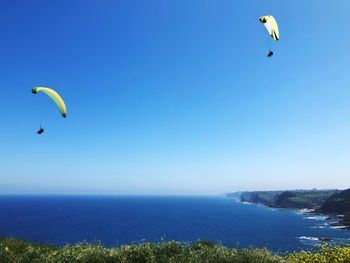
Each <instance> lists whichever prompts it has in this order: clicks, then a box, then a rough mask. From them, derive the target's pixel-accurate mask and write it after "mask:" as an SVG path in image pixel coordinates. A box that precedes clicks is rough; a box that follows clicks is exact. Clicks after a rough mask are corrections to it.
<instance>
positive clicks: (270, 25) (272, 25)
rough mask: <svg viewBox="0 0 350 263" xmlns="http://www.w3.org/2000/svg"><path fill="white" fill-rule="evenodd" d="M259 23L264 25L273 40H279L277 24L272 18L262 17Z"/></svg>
mask: <svg viewBox="0 0 350 263" xmlns="http://www.w3.org/2000/svg"><path fill="white" fill-rule="evenodd" d="M259 21H260V22H261V23H263V24H264V26H265V27H266V30H267V31H268V32H269V34H270V36H271V37H272V38H273V40H275V41H278V40H279V39H280V32H279V29H278V24H277V21H276V19H275V18H274V17H273V16H262V17H260V18H259Z"/></svg>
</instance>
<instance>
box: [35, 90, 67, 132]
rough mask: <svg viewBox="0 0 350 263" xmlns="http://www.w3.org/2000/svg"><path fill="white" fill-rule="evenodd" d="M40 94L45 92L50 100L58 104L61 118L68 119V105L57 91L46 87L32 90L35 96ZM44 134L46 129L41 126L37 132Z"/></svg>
mask: <svg viewBox="0 0 350 263" xmlns="http://www.w3.org/2000/svg"><path fill="white" fill-rule="evenodd" d="M38 92H43V93H45V94H46V95H47V96H49V98H50V99H51V100H52V101H53V102H54V103H55V104H56V106H57V108H58V110H59V111H60V113H61V116H62V117H63V118H66V117H67V107H66V104H65V103H64V101H63V99H62V97H61V96H60V95H59V94H58V93H57V92H56V91H54V90H53V89H50V88H46V87H36V88H34V89H32V93H33V94H37V93H38ZM43 133H44V129H43V128H42V127H41V125H40V129H39V130H38V131H37V134H39V135H40V134H43Z"/></svg>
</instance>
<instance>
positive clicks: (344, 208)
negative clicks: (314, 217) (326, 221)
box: [320, 189, 350, 214]
mask: <svg viewBox="0 0 350 263" xmlns="http://www.w3.org/2000/svg"><path fill="white" fill-rule="evenodd" d="M320 210H321V211H322V212H323V213H334V214H345V213H350V189H347V190H344V191H342V192H340V193H335V194H334V195H332V196H331V197H329V198H328V200H327V201H326V202H325V203H324V204H323V205H322V206H321V209H320Z"/></svg>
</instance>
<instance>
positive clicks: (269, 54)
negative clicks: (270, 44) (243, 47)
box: [267, 50, 273, 58]
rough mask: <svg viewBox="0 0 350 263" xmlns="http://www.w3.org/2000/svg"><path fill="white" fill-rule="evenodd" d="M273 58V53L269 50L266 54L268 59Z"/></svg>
mask: <svg viewBox="0 0 350 263" xmlns="http://www.w3.org/2000/svg"><path fill="white" fill-rule="evenodd" d="M272 56H273V52H272V51H271V50H269V53H268V54H267V57H268V58H271V57H272Z"/></svg>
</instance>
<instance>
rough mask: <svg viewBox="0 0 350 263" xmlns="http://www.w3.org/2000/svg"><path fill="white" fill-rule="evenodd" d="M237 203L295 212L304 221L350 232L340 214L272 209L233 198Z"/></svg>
mask: <svg viewBox="0 0 350 263" xmlns="http://www.w3.org/2000/svg"><path fill="white" fill-rule="evenodd" d="M234 200H236V201H237V202H239V203H241V204H245V205H255V206H257V207H264V208H270V209H278V210H281V211H283V210H287V211H294V212H297V213H298V214H300V215H302V216H306V219H314V220H324V221H325V224H326V226H328V227H330V228H333V229H338V230H347V231H348V230H350V226H349V225H345V224H343V223H342V219H343V218H344V215H342V214H326V213H322V212H320V211H319V210H318V209H317V208H302V209H296V208H282V207H274V206H271V205H265V204H261V203H258V202H247V201H242V200H240V199H237V198H235V199H234ZM300 238H301V239H311V240H314V241H323V242H329V241H332V240H333V239H334V238H330V237H324V236H319V237H304V236H302V237H300Z"/></svg>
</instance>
